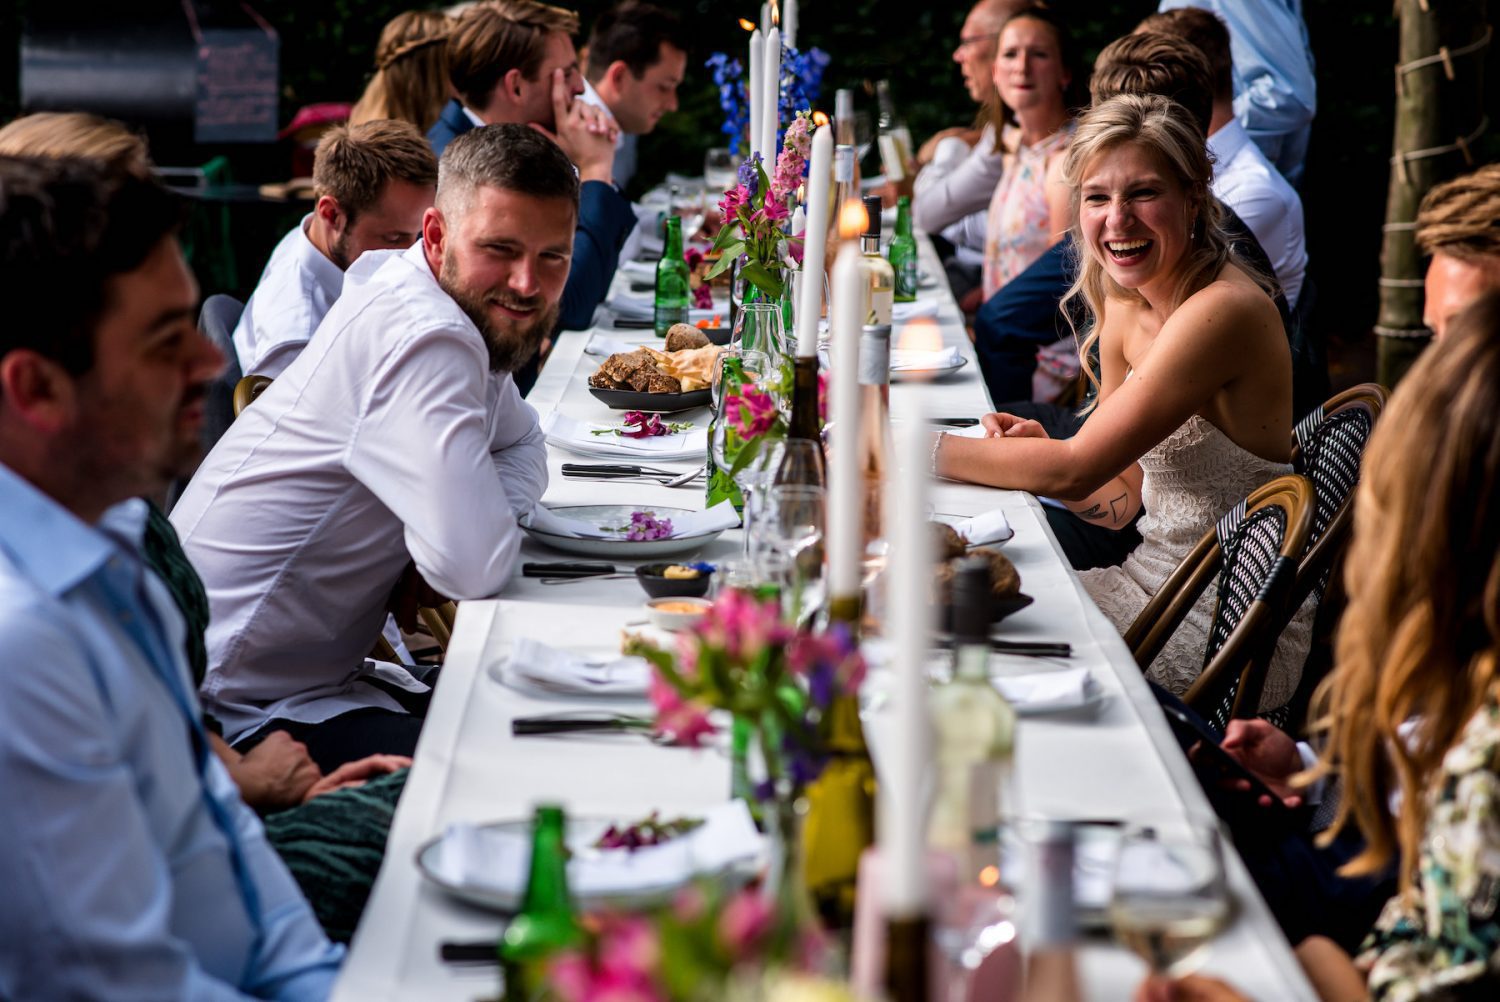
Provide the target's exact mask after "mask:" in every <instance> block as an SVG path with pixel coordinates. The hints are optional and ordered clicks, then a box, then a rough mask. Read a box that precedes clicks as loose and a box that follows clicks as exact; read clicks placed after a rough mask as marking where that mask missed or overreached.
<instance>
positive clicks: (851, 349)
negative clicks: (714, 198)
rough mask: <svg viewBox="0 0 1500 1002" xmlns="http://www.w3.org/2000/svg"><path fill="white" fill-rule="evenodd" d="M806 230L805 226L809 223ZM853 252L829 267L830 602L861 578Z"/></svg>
mask: <svg viewBox="0 0 1500 1002" xmlns="http://www.w3.org/2000/svg"><path fill="white" fill-rule="evenodd" d="M809 225H811V221H809ZM862 265H863V262H862V261H861V259H860V255H859V248H858V247H856V246H855V245H854V243H853V242H852V241H850V242H847V243H845V244H844V246H843V247H842V248H840V250H839V256H838V260H836V261H835V262H834V265H833V291H832V293H831V295H832V297H833V299H832V302H830V303H829V315H830V320H831V322H832V327H833V357H832V359H831V365H830V369H831V372H830V377H831V379H832V385H830V387H829V400H828V408H829V416H830V417H831V418H832V421H833V441H832V443H831V446H832V450H833V461H832V463H831V464H830V469H829V472H828V518H827V525H828V531H827V536H828V581H829V597H830V598H835V599H838V598H857V597H858V596H859V593H860V579H861V578H862V577H863V567H862V565H863V563H864V553H863V549H864V547H863V541H864V531H865V482H864V478H863V477H862V476H860V470H859V334H860V327H861V325H862V324H863V322H864V295H865V284H866V283H867V282H868V279H867V278H866V277H865V271H864V268H863V267H862Z"/></svg>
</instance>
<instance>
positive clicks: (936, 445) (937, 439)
mask: <svg viewBox="0 0 1500 1002" xmlns="http://www.w3.org/2000/svg"><path fill="white" fill-rule="evenodd" d="M947 434H948V433H947V432H946V431H940V432H938V433H937V434H936V435H934V436H933V438H932V462H931V463H930V464H929V468H928V472H929V473H931V474H932V475H933V476H934V477H935V476H937V475H938V471H937V465H938V450H939V449H941V448H942V447H943V439H944V438H945V437H946V436H947Z"/></svg>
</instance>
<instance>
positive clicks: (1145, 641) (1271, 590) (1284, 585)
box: [1125, 473, 1316, 717]
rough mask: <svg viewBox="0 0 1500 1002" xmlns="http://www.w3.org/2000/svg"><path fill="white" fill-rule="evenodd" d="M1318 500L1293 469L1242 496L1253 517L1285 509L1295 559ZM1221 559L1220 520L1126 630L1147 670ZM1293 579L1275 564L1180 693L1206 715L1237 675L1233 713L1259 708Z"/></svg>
mask: <svg viewBox="0 0 1500 1002" xmlns="http://www.w3.org/2000/svg"><path fill="white" fill-rule="evenodd" d="M1315 505H1316V499H1315V496H1314V494H1313V486H1312V482H1311V481H1310V480H1308V479H1307V478H1306V477H1304V476H1302V475H1301V474H1296V473H1293V474H1288V475H1286V476H1282V477H1277V478H1276V479H1275V480H1272V481H1271V482H1270V483H1268V484H1265V485H1264V486H1262V487H1259V488H1257V489H1256V490H1254V491H1253V492H1251V494H1250V496H1249V497H1248V498H1246V500H1245V516H1246V517H1247V518H1248V517H1249V516H1251V515H1253V514H1255V513H1256V512H1258V511H1260V510H1262V509H1264V508H1268V507H1280V508H1282V509H1283V510H1284V511H1285V513H1286V531H1285V532H1284V534H1283V535H1282V539H1281V545H1280V547H1279V548H1278V554H1279V557H1280V559H1281V560H1283V561H1288V562H1290V564H1291V565H1293V566H1294V565H1295V562H1296V560H1297V558H1298V557H1300V556H1301V555H1302V553H1303V552H1304V551H1305V550H1306V549H1307V540H1308V537H1309V535H1311V533H1312V524H1313V512H1314V509H1315ZM1223 566H1224V551H1223V549H1222V548H1221V547H1220V545H1219V537H1218V533H1217V527H1215V529H1210V530H1209V531H1208V532H1207V533H1206V534H1204V536H1203V538H1202V539H1200V540H1199V541H1198V543H1197V545H1196V546H1194V547H1193V549H1192V550H1191V551H1189V552H1188V555H1187V556H1185V557H1184V558H1183V559H1182V562H1181V563H1180V564H1178V565H1177V569H1176V570H1174V571H1173V572H1172V574H1171V575H1170V576H1169V577H1168V578H1167V580H1166V581H1165V582H1164V583H1163V584H1162V586H1161V588H1160V589H1159V590H1158V591H1157V593H1156V594H1155V595H1154V596H1153V597H1152V599H1151V601H1150V602H1148V603H1146V607H1145V608H1144V609H1142V610H1141V612H1140V614H1139V615H1138V616H1136V618H1135V621H1134V622H1133V623H1131V624H1130V628H1129V629H1127V630H1126V631H1125V643H1126V644H1127V645H1128V646H1129V647H1130V653H1131V654H1132V655H1133V656H1134V657H1135V660H1136V664H1138V665H1140V667H1141V670H1142V671H1145V670H1146V669H1147V668H1149V667H1150V666H1151V662H1152V661H1154V660H1155V659H1156V656H1157V655H1158V654H1160V653H1161V651H1162V648H1163V647H1165V646H1166V643H1167V640H1168V639H1169V638H1170V637H1171V636H1172V634H1173V633H1175V632H1176V631H1177V628H1178V627H1179V626H1181V625H1182V621H1183V620H1184V619H1186V618H1187V614H1188V612H1189V610H1191V609H1192V607H1193V605H1194V603H1196V602H1197V601H1198V598H1199V596H1201V595H1202V594H1203V591H1204V589H1205V588H1207V587H1208V584H1209V582H1210V581H1213V580H1214V579H1215V578H1216V577H1217V576H1218V575H1219V572H1220V571H1221V570H1222V569H1223ZM1293 585H1294V576H1293V575H1292V574H1287V575H1285V576H1283V575H1280V574H1279V573H1278V571H1277V570H1273V571H1272V574H1271V579H1270V580H1268V581H1266V582H1263V584H1262V588H1261V592H1260V594H1259V595H1258V596H1257V597H1256V599H1255V600H1254V601H1253V602H1252V603H1251V605H1250V608H1249V609H1248V610H1246V612H1245V615H1244V617H1243V618H1242V619H1241V620H1240V622H1239V624H1238V625H1236V626H1235V628H1234V630H1233V631H1231V633H1230V634H1229V636H1228V638H1226V639H1225V641H1224V644H1223V646H1222V647H1220V648H1219V650H1218V652H1217V653H1216V654H1215V655H1214V657H1213V659H1212V660H1211V661H1210V662H1209V663H1208V665H1207V666H1206V667H1205V668H1204V669H1203V673H1202V674H1201V675H1200V676H1198V680H1197V681H1196V682H1194V683H1193V685H1192V687H1191V688H1190V689H1188V691H1187V693H1186V695H1185V696H1184V697H1183V698H1184V700H1185V701H1186V702H1187V703H1188V704H1189V705H1190V706H1192V707H1193V708H1194V709H1195V710H1198V711H1199V712H1200V713H1204V714H1205V716H1207V715H1210V714H1211V713H1212V711H1213V709H1214V707H1215V704H1216V703H1217V702H1218V700H1219V698H1220V697H1221V696H1222V695H1223V694H1226V693H1227V692H1228V690H1229V687H1230V686H1231V685H1233V684H1235V682H1236V681H1237V682H1238V686H1237V688H1236V690H1235V697H1234V707H1233V710H1232V715H1233V716H1236V717H1243V716H1254V715H1255V713H1256V711H1257V710H1258V709H1259V704H1260V694H1261V690H1262V689H1263V688H1264V685H1265V672H1266V669H1267V668H1268V667H1269V666H1270V660H1271V652H1272V651H1273V650H1274V649H1275V640H1276V637H1277V636H1279V634H1280V629H1278V628H1277V627H1279V626H1280V625H1281V624H1282V623H1283V622H1284V620H1283V619H1282V617H1281V613H1282V610H1283V609H1284V608H1285V605H1286V601H1287V599H1288V597H1289V596H1290V594H1291V591H1292V587H1293Z"/></svg>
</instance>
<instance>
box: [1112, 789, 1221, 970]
mask: <svg viewBox="0 0 1500 1002" xmlns="http://www.w3.org/2000/svg"><path fill="white" fill-rule="evenodd" d="M1109 918H1110V923H1111V925H1113V927H1114V931H1115V937H1116V938H1117V939H1119V940H1120V942H1121V943H1123V944H1124V945H1125V946H1128V947H1129V948H1130V949H1132V950H1134V951H1135V952H1136V953H1137V954H1138V955H1139V956H1140V957H1141V959H1143V960H1145V961H1146V963H1147V964H1148V965H1150V967H1151V973H1152V974H1154V975H1170V976H1172V977H1180V976H1182V975H1184V974H1187V973H1190V972H1191V971H1193V970H1194V969H1195V968H1196V967H1197V966H1198V964H1199V963H1200V962H1201V960H1202V957H1203V953H1204V951H1205V950H1206V948H1207V946H1208V943H1209V941H1210V940H1211V939H1213V937H1214V936H1216V935H1218V933H1219V932H1220V930H1222V929H1223V928H1224V926H1225V924H1226V923H1227V922H1228V921H1229V889H1228V886H1227V885H1226V883H1225V879H1224V854H1223V848H1222V845H1221V840H1220V837H1219V828H1218V825H1217V823H1216V822H1215V821H1210V820H1206V819H1197V818H1184V819H1181V820H1168V821H1164V822H1161V823H1152V824H1147V825H1138V826H1134V827H1132V828H1129V829H1127V830H1126V832H1125V834H1124V835H1123V837H1122V838H1121V840H1120V851H1119V854H1118V855H1117V856H1116V857H1115V875H1114V890H1113V894H1112V896H1111V899H1110V905H1109Z"/></svg>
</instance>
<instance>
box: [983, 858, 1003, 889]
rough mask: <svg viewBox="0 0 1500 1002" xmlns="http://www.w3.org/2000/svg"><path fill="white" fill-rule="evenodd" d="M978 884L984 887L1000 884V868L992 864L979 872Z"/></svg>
mask: <svg viewBox="0 0 1500 1002" xmlns="http://www.w3.org/2000/svg"><path fill="white" fill-rule="evenodd" d="M979 883H980V885H981V886H984V887H994V886H996V885H998V884H999V883H1000V867H998V866H995V865H994V864H993V863H992V864H990V865H989V866H986V867H985V868H984V869H983V870H980V871H979Z"/></svg>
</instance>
